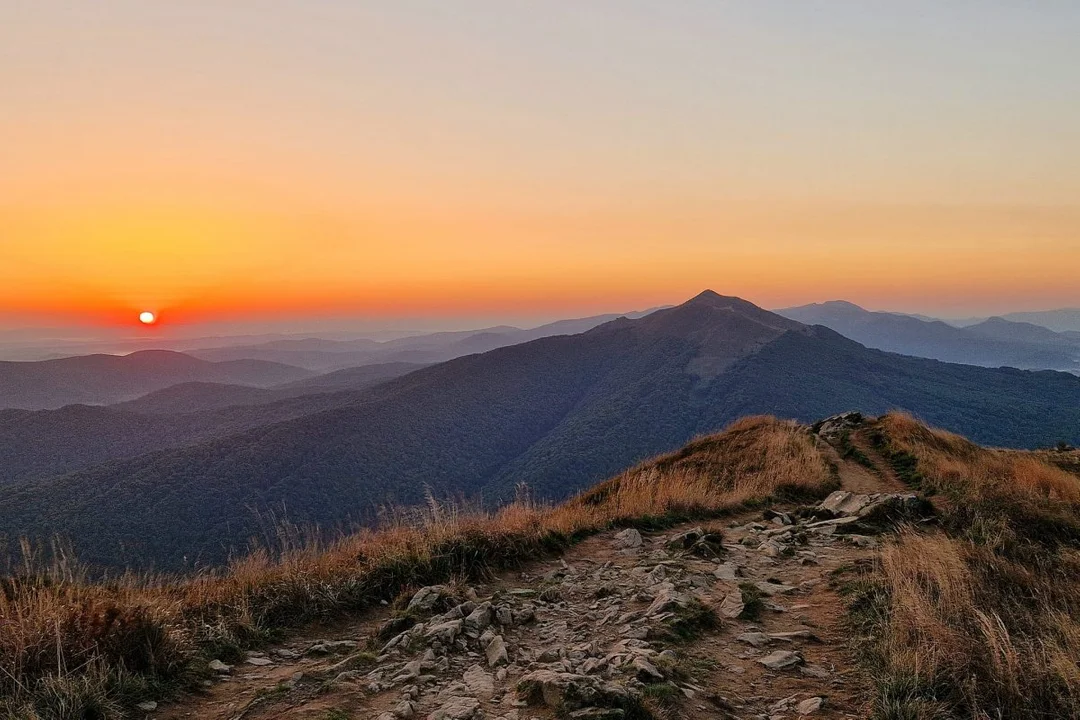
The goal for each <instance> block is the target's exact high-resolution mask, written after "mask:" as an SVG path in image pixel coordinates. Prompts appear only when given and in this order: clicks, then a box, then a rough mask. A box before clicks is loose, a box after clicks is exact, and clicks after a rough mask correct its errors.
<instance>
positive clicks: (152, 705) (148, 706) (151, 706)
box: [135, 700, 157, 712]
mask: <svg viewBox="0 0 1080 720" xmlns="http://www.w3.org/2000/svg"><path fill="white" fill-rule="evenodd" d="M135 707H136V708H138V709H139V710H142V711H143V712H153V711H155V710H157V703H156V702H154V701H153V700H147V701H146V702H141V703H139V704H138V705H136V706H135Z"/></svg>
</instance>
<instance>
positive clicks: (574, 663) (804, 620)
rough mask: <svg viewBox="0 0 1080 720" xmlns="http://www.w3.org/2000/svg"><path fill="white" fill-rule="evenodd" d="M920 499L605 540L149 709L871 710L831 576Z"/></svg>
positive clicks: (423, 713)
mask: <svg viewBox="0 0 1080 720" xmlns="http://www.w3.org/2000/svg"><path fill="white" fill-rule="evenodd" d="M847 464H850V463H847ZM848 470H849V471H851V472H854V471H852V470H850V468H849V469H848ZM843 476H844V473H843V472H842V473H841V477H843ZM860 477H861V476H860ZM862 480H864V481H866V482H870V483H872V481H871V480H867V479H866V478H865V477H862ZM867 489H873V488H872V487H868V486H861V487H860V490H867ZM905 502H907V500H906V496H901V495H896V494H886V495H865V494H853V493H850V492H840V493H834V495H833V496H830V498H828V499H827V500H826V501H825V502H824V503H822V504H821V505H820V506H817V507H815V508H797V507H787V508H783V509H779V511H766V512H765V513H761V512H756V513H743V514H741V515H738V516H735V517H731V518H727V519H725V520H723V521H715V522H711V523H704V524H701V525H684V526H680V527H677V528H674V529H670V530H667V531H664V532H657V533H647V532H638V531H637V530H633V529H630V530H623V531H614V530H613V531H609V532H605V533H602V534H599V535H596V536H594V537H592V538H590V539H588V540H586V541H584V542H582V543H580V544H579V545H576V546H575V547H573V548H571V549H570V550H569V551H567V552H566V553H565V554H564V555H563V556H562V557H560V558H553V559H547V560H542V561H537V562H533V563H530V564H528V565H527V566H525V567H524V568H523V569H522V570H520V571H517V572H513V573H505V574H502V575H500V576H498V577H495V578H493V579H492V580H491V581H490V582H487V583H483V584H473V585H472V586H436V587H431V588H424V589H422V590H420V591H419V592H418V593H416V595H415V596H414V597H413V598H412V599H411V603H410V604H411V608H409V609H408V610H407V611H403V609H398V610H397V611H396V612H392V611H391V610H390V609H389V608H387V609H384V610H383V611H382V612H379V613H374V614H372V615H371V616H370V617H367V618H365V619H364V620H363V621H361V622H357V623H355V624H352V625H348V626H344V627H341V628H338V629H336V630H335V631H332V632H331V631H327V632H326V637H311V636H297V637H296V638H295V639H293V640H292V641H290V642H289V643H287V644H285V645H282V646H281V647H276V648H273V649H271V650H269V651H267V652H266V653H265V654H254V655H252V656H251V657H250V658H248V660H247V662H246V663H244V664H242V665H238V666H235V667H226V666H224V665H218V666H217V667H218V680H217V681H216V682H214V683H212V686H211V687H209V688H208V689H207V690H206V692H205V694H204V695H202V696H200V697H189V698H185V699H184V700H182V701H181V702H178V703H176V704H172V705H169V706H166V707H162V708H161V709H159V710H158V711H156V712H153V713H150V714H149V716H152V717H157V718H164V719H168V720H176V719H179V718H215V719H221V720H225V719H239V718H291V719H301V718H304V719H317V720H345V719H346V718H357V719H363V720H367V719H369V718H370V719H371V720H376V719H378V720H395V719H398V718H401V719H407V718H412V717H416V718H431V719H433V720H450V719H457V720H461V719H465V718H474V719H479V718H488V719H489V720H491V719H495V718H503V719H505V720H528V719H529V718H552V717H555V716H556V712H561V713H563V716H568V717H571V718H593V719H596V718H624V717H625V718H634V717H648V715H643V714H641V713H642V711H643V709H644V708H647V709H648V711H651V712H652V713H653V714H654V716H656V717H679V718H769V719H780V718H797V717H801V716H807V717H816V718H861V717H865V712H864V711H863V708H864V702H863V691H864V689H865V688H866V687H867V683H866V682H864V680H863V679H862V678H861V677H860V675H859V673H858V671H857V670H856V669H855V667H856V666H855V664H854V662H853V659H852V650H851V648H850V647H849V646H848V644H847V640H846V632H845V630H844V628H843V626H842V620H843V609H842V603H841V600H840V598H839V597H838V596H837V594H836V591H835V589H834V588H833V587H831V585H830V576H831V574H832V573H833V571H835V570H837V569H839V568H841V567H843V566H849V565H851V564H854V563H859V562H863V561H866V560H868V559H869V558H870V557H871V556H872V555H873V554H874V552H875V547H876V546H877V544H878V542H879V540H878V539H877V538H875V537H874V536H873V535H872V534H871V533H872V528H871V526H870V524H869V523H870V519H871V518H873V517H876V516H880V515H881V511H882V509H883V508H888V507H892V506H894V505H897V504H901V505H902V504H903V503H905ZM799 515H802V517H798V516H799Z"/></svg>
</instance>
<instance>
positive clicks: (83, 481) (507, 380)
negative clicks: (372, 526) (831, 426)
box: [0, 292, 1080, 568]
mask: <svg viewBox="0 0 1080 720" xmlns="http://www.w3.org/2000/svg"><path fill="white" fill-rule="evenodd" d="M329 397H335V395H333V394H332V395H330V396H329ZM850 408H859V409H861V410H863V411H865V412H867V413H871V414H879V413H881V412H884V411H886V410H890V409H896V408H900V409H906V410H909V411H912V412H915V413H917V414H918V415H920V416H921V417H922V418H924V419H925V420H927V421H928V422H932V423H934V424H937V425H940V426H944V427H949V428H952V429H954V430H957V431H960V432H963V433H965V434H968V435H970V436H972V437H974V438H976V439H978V440H981V441H983V442H987V443H991V444H997V445H1014V446H1033V445H1036V444H1050V443H1053V442H1055V441H1057V440H1068V441H1071V442H1075V441H1076V440H1078V439H1080V378H1077V377H1074V376H1071V375H1068V374H1064V373H1055V372H1027V371H1019V370H1010V369H986V368H979V367H974V366H966V365H950V364H946V363H941V362H937V361H933V360H926V359H919V358H912V357H904V356H899V355H894V354H889V353H884V352H881V351H877V350H871V349H868V348H866V347H863V346H862V345H859V344H858V343H856V342H853V341H851V340H848V339H846V338H844V337H842V336H840V335H839V334H837V333H836V332H834V331H832V330H829V329H827V328H824V327H820V326H818V327H809V326H805V325H802V324H800V323H798V322H796V321H794V320H791V319H789V318H785V317H782V316H780V315H778V314H775V313H770V312H767V311H765V310H762V309H761V308H758V307H757V306H755V305H753V304H751V303H748V302H746V301H743V300H740V299H738V298H730V297H723V296H720V295H717V294H716V293H712V292H705V293H702V294H701V295H698V296H697V297H695V298H693V299H691V300H690V301H688V302H686V303H684V304H682V305H679V306H677V307H674V308H671V309H667V310H662V311H658V312H656V313H653V314H650V315H648V316H646V317H644V318H642V319H638V320H630V319H619V320H614V321H611V322H608V323H605V324H603V325H600V326H598V327H596V328H594V329H592V330H589V331H587V332H585V333H582V334H579V335H563V336H554V337H549V338H542V339H539V340H534V341H532V342H528V343H524V344H519V345H513V346H510V347H505V348H500V349H496V350H493V351H490V352H487V353H483V354H478V355H469V356H466V357H461V358H458V359H455V360H452V361H449V362H446V363H442V364H439V365H435V366H432V367H428V368H424V369H421V370H418V371H416V372H412V373H409V374H407V375H405V376H403V377H400V378H397V379H395V380H391V381H389V382H387V383H383V384H379V385H376V386H374V387H371V388H368V389H366V390H361V391H358V392H356V393H355V394H351V395H350V396H349V397H348V398H347V399H346V401H345V402H342V403H341V404H340V405H337V406H335V407H331V408H327V409H319V410H316V411H314V412H311V413H309V414H302V415H299V416H296V417H293V418H291V419H285V420H281V421H274V422H270V423H268V424H265V425H260V426H254V427H251V428H249V429H246V430H243V431H241V432H238V433H235V434H232V435H220V436H217V437H215V438H214V439H212V440H209V441H207V442H203V443H201V444H197V445H191V446H188V447H181V448H176V449H171V450H161V451H157V452H153V453H149V454H147V455H144V456H141V457H138V458H134V459H129V460H122V461H116V462H110V463H106V464H103V465H100V466H98V467H95V468H92V469H89V470H86V471H82V472H79V473H76V474H73V475H69V476H65V477H60V478H53V479H49V480H43V481H38V482H34V483H22V484H19V485H16V486H14V487H10V488H8V489H6V490H0V532H2V533H6V534H7V535H8V537H18V536H22V535H24V534H26V535H29V536H31V537H37V538H42V537H50V536H52V535H53V534H55V533H60V534H63V535H65V536H68V537H71V538H72V540H73V541H74V543H75V546H76V549H77V551H78V552H79V553H80V555H81V556H82V557H83V558H84V559H86V560H88V561H92V562H97V563H102V564H113V565H123V564H127V563H134V564H137V565H141V566H147V565H155V566H158V567H162V568H178V567H181V566H183V564H184V562H185V560H184V557H185V556H186V557H187V562H189V563H190V562H192V561H198V562H203V561H207V562H220V561H222V560H223V559H224V558H225V557H227V555H228V554H229V552H230V549H236V548H242V547H243V546H244V545H245V543H246V541H247V539H248V538H250V537H251V536H252V535H259V534H261V533H263V532H270V531H271V528H269V527H267V526H266V525H265V523H266V522H267V521H266V519H265V518H267V517H269V516H270V515H278V516H280V514H281V513H282V512H284V513H285V514H286V515H287V516H288V518H289V519H290V520H291V521H293V522H299V523H302V524H306V523H315V524H318V525H320V526H321V527H324V528H328V527H334V526H336V525H341V524H345V525H348V524H353V523H363V522H367V521H370V520H371V519H372V518H373V517H375V516H376V514H377V513H378V512H379V509H380V507H382V506H384V505H386V504H401V503H403V504H410V503H416V502H420V501H422V500H423V498H424V496H425V493H426V492H429V491H430V492H432V493H434V494H435V495H436V496H441V497H445V496H469V497H483V498H485V499H487V500H489V501H494V500H497V499H499V498H503V497H507V496H509V495H511V494H512V493H513V492H514V486H515V485H516V484H517V483H520V482H524V483H527V484H528V485H529V486H530V487H531V488H533V492H534V493H536V494H537V495H538V496H539V497H544V498H559V497H564V496H565V495H567V494H568V493H570V492H573V491H575V490H578V489H581V488H583V487H586V486H588V485H589V484H591V483H593V482H595V481H596V480H598V479H601V478H604V477H607V476H609V475H611V474H612V473H614V472H616V471H618V470H619V469H621V468H623V467H626V466H628V465H630V464H632V463H633V462H635V461H637V460H639V459H642V458H646V457H649V456H652V455H655V454H656V453H658V452H662V451H665V450H669V449H672V448H676V447H679V446H680V445H681V444H682V443H684V442H685V441H686V440H687V439H689V438H691V437H694V436H695V435H698V434H701V433H704V432H708V431H710V430H713V429H716V428H719V427H722V426H723V425H725V424H726V423H728V422H729V421H731V420H733V419H735V418H738V417H741V416H744V415H748V414H758V413H775V414H778V415H781V416H786V417H793V418H798V419H805V420H808V421H809V420H813V419H816V418H820V417H825V416H828V415H830V414H833V413H835V412H839V411H842V410H846V409H850ZM181 548H182V550H180V549H181Z"/></svg>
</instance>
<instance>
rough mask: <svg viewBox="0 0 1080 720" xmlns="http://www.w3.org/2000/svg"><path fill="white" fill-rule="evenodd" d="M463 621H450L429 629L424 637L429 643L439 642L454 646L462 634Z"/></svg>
mask: <svg viewBox="0 0 1080 720" xmlns="http://www.w3.org/2000/svg"><path fill="white" fill-rule="evenodd" d="M462 625H463V621H461V620H449V621H447V622H444V623H439V624H438V625H435V626H433V627H430V628H428V629H427V632H425V633H424V637H425V638H427V639H428V640H429V641H432V640H438V641H439V642H441V643H442V644H443V645H453V644H454V640H456V639H457V636H458V635H460V634H461V627H462Z"/></svg>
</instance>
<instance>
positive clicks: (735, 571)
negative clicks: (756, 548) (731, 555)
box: [713, 563, 739, 582]
mask: <svg viewBox="0 0 1080 720" xmlns="http://www.w3.org/2000/svg"><path fill="white" fill-rule="evenodd" d="M738 575H739V567H738V565H735V564H734V563H724V564H723V565H717V566H716V569H715V570H713V577H715V578H716V579H717V580H727V581H730V582H735V581H736V580H738V579H739V578H738Z"/></svg>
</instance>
